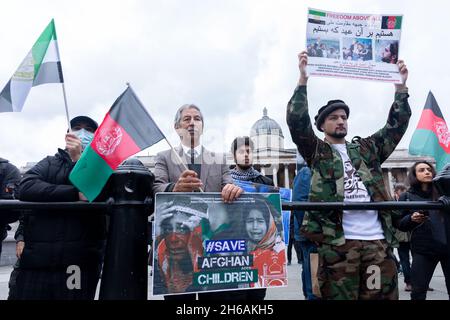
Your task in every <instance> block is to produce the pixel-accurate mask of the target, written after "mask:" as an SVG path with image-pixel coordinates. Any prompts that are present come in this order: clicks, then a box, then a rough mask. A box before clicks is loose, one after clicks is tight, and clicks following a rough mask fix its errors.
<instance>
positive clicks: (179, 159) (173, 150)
mask: <svg viewBox="0 0 450 320" xmlns="http://www.w3.org/2000/svg"><path fill="white" fill-rule="evenodd" d="M126 85H127V86H128V88H130V89H131V91H132V92H133V93H134V90H133V88H132V87H131V84H130V83H129V82H127V83H126ZM134 96H135V97H136V99H137V100H138V101H139V103H140V104H141V105H144V104H143V103H142V102H141V100H140V99H139V97H138V96H137V95H136V94H134ZM159 130H161V129H159ZM163 136H164V140H165V141H166V142H167V144H168V145H169V147H170V149H171V150H172V152H173V153H174V154H175V156H176V158H177V160H178V161H179V162H180V163H181V165H182V166H183V168H184V170H189V168H188V167H187V166H186V164H185V163H184V162H183V160H182V159H181V157H180V155H179V154H178V152H176V151H175V148H174V147H173V146H172V144H171V143H170V141H169V140H167V138H166V135H165V134H163ZM199 190H200V192H205V191H203V189H202V188H199Z"/></svg>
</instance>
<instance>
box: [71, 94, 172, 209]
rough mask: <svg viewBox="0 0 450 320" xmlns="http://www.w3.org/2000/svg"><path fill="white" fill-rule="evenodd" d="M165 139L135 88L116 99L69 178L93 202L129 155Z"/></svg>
mask: <svg viewBox="0 0 450 320" xmlns="http://www.w3.org/2000/svg"><path fill="white" fill-rule="evenodd" d="M162 139H165V137H164V134H163V133H162V132H161V130H160V129H159V128H158V126H157V125H156V123H155V121H153V119H152V117H151V116H150V115H149V114H148V112H147V111H146V110H145V108H144V106H143V105H142V104H141V102H140V101H139V99H138V98H137V96H136V94H135V93H134V91H133V89H131V87H128V88H127V89H126V90H125V91H124V92H123V93H122V94H121V95H120V96H119V97H118V98H117V100H116V101H115V102H114V104H113V105H112V107H111V109H110V110H109V112H108V113H107V114H106V116H105V118H104V119H103V122H102V124H101V125H100V127H99V128H98V129H97V131H96V132H95V136H94V139H93V140H92V142H91V144H90V145H89V146H88V147H87V148H86V149H85V150H84V151H83V154H82V155H81V158H80V160H78V162H77V164H76V165H75V167H74V168H73V170H72V172H71V173H70V176H69V179H70V181H71V182H72V183H73V185H74V186H76V187H77V188H78V190H80V192H82V193H83V194H84V195H85V196H86V198H87V199H88V200H89V201H93V200H94V199H95V198H96V197H97V196H98V195H99V194H100V192H101V190H102V189H103V187H104V186H105V184H106V182H107V181H108V179H109V177H110V176H111V174H112V173H113V172H114V170H115V169H116V168H117V167H118V166H119V165H120V164H121V163H122V162H123V161H124V160H125V159H127V158H128V157H130V156H132V155H134V154H136V153H138V152H139V151H141V150H143V149H145V148H148V147H150V146H151V145H153V144H155V143H157V142H159V141H161V140H162Z"/></svg>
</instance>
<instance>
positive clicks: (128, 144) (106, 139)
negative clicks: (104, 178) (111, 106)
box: [91, 113, 141, 170]
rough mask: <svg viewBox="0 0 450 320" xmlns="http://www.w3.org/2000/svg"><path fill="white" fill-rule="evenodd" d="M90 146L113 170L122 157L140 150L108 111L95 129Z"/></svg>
mask: <svg viewBox="0 0 450 320" xmlns="http://www.w3.org/2000/svg"><path fill="white" fill-rule="evenodd" d="M91 148H92V149H93V150H94V151H95V152H96V153H98V155H99V156H100V157H102V158H103V159H104V160H105V162H106V163H107V164H108V165H109V166H110V167H111V168H112V169H113V170H115V169H116V168H117V167H118V166H119V165H120V164H121V163H122V161H123V160H124V159H126V158H128V157H130V156H132V155H133V154H135V153H137V152H139V151H141V149H140V148H139V147H138V146H137V145H136V143H135V142H134V140H133V138H131V136H130V135H129V134H128V133H127V132H126V131H125V129H124V128H123V127H122V126H120V125H119V124H118V123H117V122H116V121H115V120H114V119H113V118H111V117H110V115H109V113H108V114H107V115H106V116H105V119H104V120H103V122H102V124H101V125H100V127H99V128H98V129H97V131H96V134H95V137H94V139H93V140H92V143H91Z"/></svg>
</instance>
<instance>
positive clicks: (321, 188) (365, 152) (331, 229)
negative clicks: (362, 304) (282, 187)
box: [287, 51, 411, 299]
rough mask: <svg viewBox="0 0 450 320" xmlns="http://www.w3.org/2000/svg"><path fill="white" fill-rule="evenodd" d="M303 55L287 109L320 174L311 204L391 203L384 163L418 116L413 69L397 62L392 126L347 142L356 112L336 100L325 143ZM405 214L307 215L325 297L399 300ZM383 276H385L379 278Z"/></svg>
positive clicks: (326, 114) (328, 113)
mask: <svg viewBox="0 0 450 320" xmlns="http://www.w3.org/2000/svg"><path fill="white" fill-rule="evenodd" d="M298 57H299V69H300V80H299V83H298V86H297V88H296V89H295V92H294V95H293V97H292V98H291V100H290V101H289V104H288V106H287V123H288V126H289V130H290V132H291V136H292V139H293V141H294V142H295V144H296V145H297V148H298V150H299V152H300V154H301V155H302V156H303V158H305V160H306V161H307V163H308V166H309V167H310V168H311V170H312V178H311V191H310V195H309V200H310V201H313V202H323V201H326V202H340V201H344V202H345V201H349V202H350V201H352V202H353V201H357V202H363V201H386V200H391V199H390V195H389V192H388V190H387V189H386V186H385V185H384V182H383V174H382V170H381V164H382V163H383V162H384V161H385V160H386V159H387V158H388V157H389V155H390V154H391V153H392V152H393V151H394V149H395V147H396V146H397V144H398V143H399V142H400V140H401V138H402V136H403V134H404V133H405V131H406V129H407V127H408V122H409V118H410V116H411V110H410V107H409V104H408V100H407V99H408V96H409V95H408V89H407V87H406V85H405V84H406V80H407V77H408V70H407V68H406V65H405V64H404V63H403V61H398V63H397V65H398V67H399V72H400V75H401V79H402V84H396V85H395V87H396V93H395V101H394V103H393V104H392V106H391V109H390V111H389V116H388V120H387V123H386V125H385V126H384V127H383V128H382V129H381V130H379V131H377V132H376V133H375V134H373V135H371V136H369V137H367V138H364V139H362V138H360V137H356V138H354V139H353V140H352V142H347V141H346V140H345V136H346V134H347V118H348V115H349V112H350V111H349V108H348V106H347V105H346V104H345V103H344V102H343V101H341V100H331V101H329V102H328V104H327V105H325V106H323V107H322V108H320V110H319V112H318V114H317V116H316V117H315V119H316V123H315V124H316V126H317V128H318V130H319V131H323V132H324V133H325V140H321V139H319V138H318V137H317V136H316V135H315V133H314V131H313V129H312V124H311V121H310V118H309V114H308V103H307V94H306V84H307V80H308V76H307V73H306V66H307V63H308V56H307V53H306V52H305V51H303V52H302V53H300V54H299V56H298ZM350 175H351V177H349V176H350ZM352 186H353V187H352ZM354 198H357V199H361V200H353V199H354ZM399 217H400V216H399V213H397V212H395V211H378V212H377V211H367V210H366V211H358V212H355V211H344V212H343V211H342V210H331V211H309V212H307V213H306V215H305V218H304V221H303V225H302V232H303V234H304V235H305V236H306V237H307V238H309V239H310V240H312V241H314V242H316V243H317V244H318V253H319V271H318V280H319V285H320V290H321V294H322V297H323V298H324V299H398V289H397V272H396V265H395V262H394V260H393V256H392V252H391V247H392V246H397V244H398V241H397V239H396V238H395V235H394V228H393V222H394V223H396V220H397V219H398V218H399ZM374 266H375V268H374ZM377 271H379V277H378V279H375V278H374V277H371V276H374V275H375V276H376V272H377Z"/></svg>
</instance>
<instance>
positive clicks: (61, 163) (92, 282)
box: [9, 116, 106, 300]
mask: <svg viewBox="0 0 450 320" xmlns="http://www.w3.org/2000/svg"><path fill="white" fill-rule="evenodd" d="M70 125H71V130H70V131H69V130H68V132H67V133H66V137H65V141H66V147H65V149H64V150H62V149H58V152H57V153H56V154H55V155H54V156H47V157H46V158H44V159H43V160H41V161H40V162H39V163H38V164H36V165H35V166H34V167H33V168H31V169H30V170H28V171H27V172H26V173H25V175H24V177H23V179H22V181H21V183H20V185H19V194H20V195H19V199H20V200H22V201H35V202H65V201H67V202H73V201H86V198H85V196H84V195H83V194H82V193H81V192H79V191H78V189H77V188H76V187H74V186H73V185H72V184H71V182H70V181H69V174H70V172H71V170H72V168H73V167H74V166H75V164H76V162H77V161H78V159H80V157H81V153H82V152H83V150H84V149H85V148H86V147H87V145H88V144H89V143H90V142H91V140H92V139H93V137H94V132H95V130H96V129H97V127H98V125H97V123H96V122H95V121H94V120H92V119H91V118H89V117H86V116H78V117H75V118H73V119H72V120H71V121H70ZM72 212H73V213H72ZM105 238H106V227H105V215H104V214H101V213H97V212H92V213H86V212H83V213H80V212H75V211H71V213H68V212H61V214H58V212H47V210H45V209H40V210H33V211H31V212H29V213H27V214H25V215H24V217H23V219H21V223H20V225H19V228H18V232H17V233H16V240H17V242H18V250H17V256H18V258H19V263H18V266H19V268H17V269H16V270H15V271H14V272H13V274H12V275H11V280H10V288H11V290H10V297H9V298H10V299H19V300H22V299H26V300H28V299H32V300H36V299H45V300H79V299H83V300H86V299H87V300H89V299H94V297H95V290H96V287H97V283H98V280H99V274H100V268H101V262H102V252H103V247H104V243H105Z"/></svg>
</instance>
